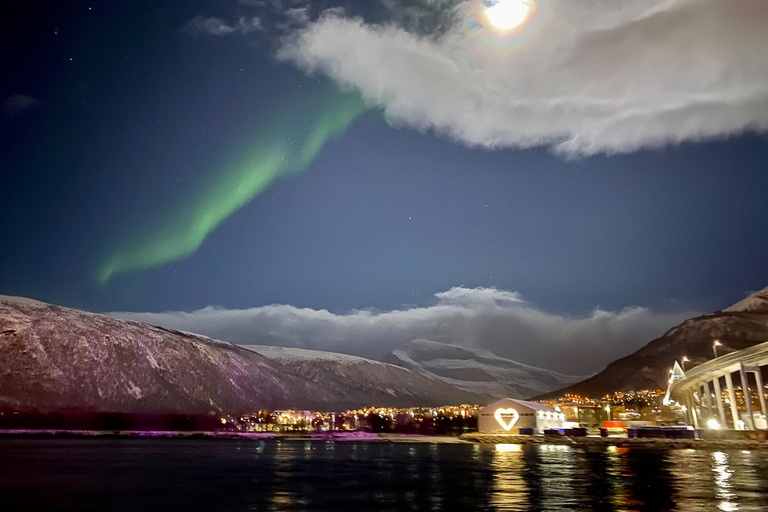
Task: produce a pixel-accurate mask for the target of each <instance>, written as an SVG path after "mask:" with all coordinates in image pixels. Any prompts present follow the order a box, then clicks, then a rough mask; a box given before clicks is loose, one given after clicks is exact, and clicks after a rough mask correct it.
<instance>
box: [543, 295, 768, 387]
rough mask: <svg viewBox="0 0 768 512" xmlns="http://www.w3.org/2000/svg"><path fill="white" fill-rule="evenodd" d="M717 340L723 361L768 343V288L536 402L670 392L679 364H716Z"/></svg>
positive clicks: (694, 320)
mask: <svg viewBox="0 0 768 512" xmlns="http://www.w3.org/2000/svg"><path fill="white" fill-rule="evenodd" d="M714 340H719V341H720V342H721V344H722V345H721V346H720V347H719V348H718V353H719V354H720V355H722V354H726V353H730V352H735V351H737V350H742V349H745V348H747V347H751V346H753V345H757V344H758V343H762V342H764V341H768V288H764V289H763V290H760V291H758V292H755V293H753V294H751V295H749V296H748V297H747V298H745V299H743V300H741V301H739V302H737V303H735V304H734V305H733V306H729V307H727V308H724V309H722V310H720V311H717V312H715V313H710V314H706V315H701V316H697V317H694V318H689V319H688V320H685V321H684V322H682V323H681V324H679V325H676V326H674V327H672V328H671V329H669V330H668V331H667V332H666V333H664V334H663V335H662V336H660V337H659V338H656V339H654V340H652V341H650V342H649V343H647V344H646V345H645V346H643V347H642V348H640V349H639V350H637V351H635V352H634V353H632V354H630V355H628V356H625V357H622V358H620V359H617V360H616V361H614V362H612V363H610V364H609V365H608V366H607V367H606V368H605V369H604V370H603V371H601V372H599V373H597V374H596V375H594V376H592V377H590V378H589V379H586V380H584V381H582V382H579V383H576V384H574V385H571V386H566V387H564V388H562V389H558V390H555V391H553V392H548V393H543V394H541V395H538V396H536V397H535V398H537V399H547V398H556V397H558V396H562V395H563V394H565V393H575V394H580V395H583V396H590V397H592V398H596V397H599V396H602V395H604V394H606V393H612V392H614V391H632V390H642V389H665V388H666V385H667V379H668V377H669V369H670V368H672V365H673V364H674V362H675V361H679V360H680V359H682V358H683V357H687V358H688V359H689V362H687V363H686V367H687V368H692V367H694V366H696V365H698V364H701V363H703V362H705V361H708V360H710V359H712V357H713V352H712V344H713V343H714Z"/></svg>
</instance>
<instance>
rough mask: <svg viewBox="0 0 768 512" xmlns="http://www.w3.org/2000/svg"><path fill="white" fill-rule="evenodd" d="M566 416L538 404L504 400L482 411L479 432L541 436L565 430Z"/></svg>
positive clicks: (510, 399) (511, 399) (479, 419)
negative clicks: (551, 431) (548, 430)
mask: <svg viewBox="0 0 768 512" xmlns="http://www.w3.org/2000/svg"><path fill="white" fill-rule="evenodd" d="M564 422H565V414H563V413H562V412H560V411H558V410H556V409H553V408H551V407H547V406H546V405H544V404H540V403H537V402H526V401H524V400H515V399H514V398H502V399H501V400H499V401H497V402H493V403H492V404H490V405H487V406H486V407H483V408H482V409H480V415H479V417H478V430H479V431H480V432H482V433H497V434H541V433H543V432H544V430H546V429H548V428H558V429H559V428H563V426H564V425H563V424H564Z"/></svg>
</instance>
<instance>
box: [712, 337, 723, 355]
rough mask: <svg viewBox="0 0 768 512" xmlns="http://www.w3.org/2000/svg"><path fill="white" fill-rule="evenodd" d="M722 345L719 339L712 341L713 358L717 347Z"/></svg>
mask: <svg viewBox="0 0 768 512" xmlns="http://www.w3.org/2000/svg"><path fill="white" fill-rule="evenodd" d="M722 345H723V344H722V343H720V340H715V342H714V343H712V352H713V353H714V354H715V359H717V347H721V346H722Z"/></svg>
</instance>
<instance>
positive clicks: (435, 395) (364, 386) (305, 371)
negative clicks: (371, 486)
mask: <svg viewBox="0 0 768 512" xmlns="http://www.w3.org/2000/svg"><path fill="white" fill-rule="evenodd" d="M245 347H246V348H250V349H251V350H254V351H255V352H258V353H259V354H261V355H263V356H264V357H266V358H268V359H270V360H272V361H275V362H278V363H280V364H281V365H283V366H284V367H286V368H287V369H289V370H290V371H291V372H293V373H295V374H298V375H301V376H302V377H305V378H306V379H309V380H310V381H312V382H313V383H314V385H316V386H318V387H320V388H322V389H323V390H324V391H325V392H327V393H329V394H330V395H331V396H332V397H333V399H331V398H328V400H329V401H330V400H333V401H334V402H336V403H338V404H348V403H359V402H360V401H361V400H362V401H363V402H364V403H365V404H369V405H370V404H392V405H399V404H405V405H414V404H423V405H446V404H460V403H472V404H485V403H488V402H491V401H493V399H494V396H491V395H488V394H486V393H484V392H482V391H477V392H475V391H472V390H464V389H461V388H458V387H454V386H452V385H450V384H448V383H445V382H443V381H442V380H440V379H436V378H432V376H424V375H421V374H419V373H417V372H414V371H410V370H408V369H404V368H401V367H400V366H396V365H393V364H387V363H382V362H378V361H372V360H370V359H363V358H362V357H356V356H350V355H346V354H337V353H333V352H321V351H319V350H305V349H299V348H282V347H267V346H248V345H245ZM457 388H458V389H457ZM427 391H428V393H429V398H428V399H425V397H424V394H425V392H427ZM333 409H336V410H338V409H342V407H340V406H339V407H335V408H333Z"/></svg>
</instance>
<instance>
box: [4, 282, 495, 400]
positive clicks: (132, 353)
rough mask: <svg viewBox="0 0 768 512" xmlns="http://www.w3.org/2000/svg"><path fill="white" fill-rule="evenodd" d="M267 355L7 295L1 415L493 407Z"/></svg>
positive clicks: (343, 359)
mask: <svg viewBox="0 0 768 512" xmlns="http://www.w3.org/2000/svg"><path fill="white" fill-rule="evenodd" d="M260 352H261V353H260ZM260 352H259V351H254V350H248V349H245V348H243V347H240V346H237V345H233V344H231V343H227V342H223V341H217V340H213V339H210V338H206V337H204V336H198V335H194V334H189V333H184V332H179V331H173V330H169V329H164V328H161V327H155V326H151V325H147V324H142V323H139V322H133V321H128V320H120V319H116V318H112V317H109V316H106V315H98V314H94V313H88V312H85V311H79V310H76V309H69V308H62V307H59V306H54V305H51V304H46V303H43V302H38V301H34V300H30V299H24V298H20V297H7V296H2V295H0V361H2V366H0V411H3V410H5V411H8V410H13V411H29V412H51V411H87V412H116V413H181V414H196V413H207V412H210V411H213V412H217V413H222V412H223V413H240V412H250V411H255V410H259V409H286V408H300V409H316V410H346V409H352V408H359V407H362V406H365V405H379V406H419V405H425V406H427V405H445V404H452V403H460V402H474V403H483V402H484V401H485V400H486V397H482V396H479V395H476V394H471V393H467V392H466V391H462V390H459V389H456V388H453V387H451V386H450V385H448V384H446V383H445V382H442V381H440V380H437V379H433V378H429V377H426V376H423V375H419V374H417V373H414V372H411V371H409V370H406V369H403V368H397V367H395V366H392V365H388V364H384V363H380V362H376V361H369V360H365V359H361V358H354V357H350V356H343V355H336V354H328V353H322V352H320V353H318V352H311V351H297V350H281V349H276V350H274V349H272V350H269V349H266V348H262V349H261V351H260Z"/></svg>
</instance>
